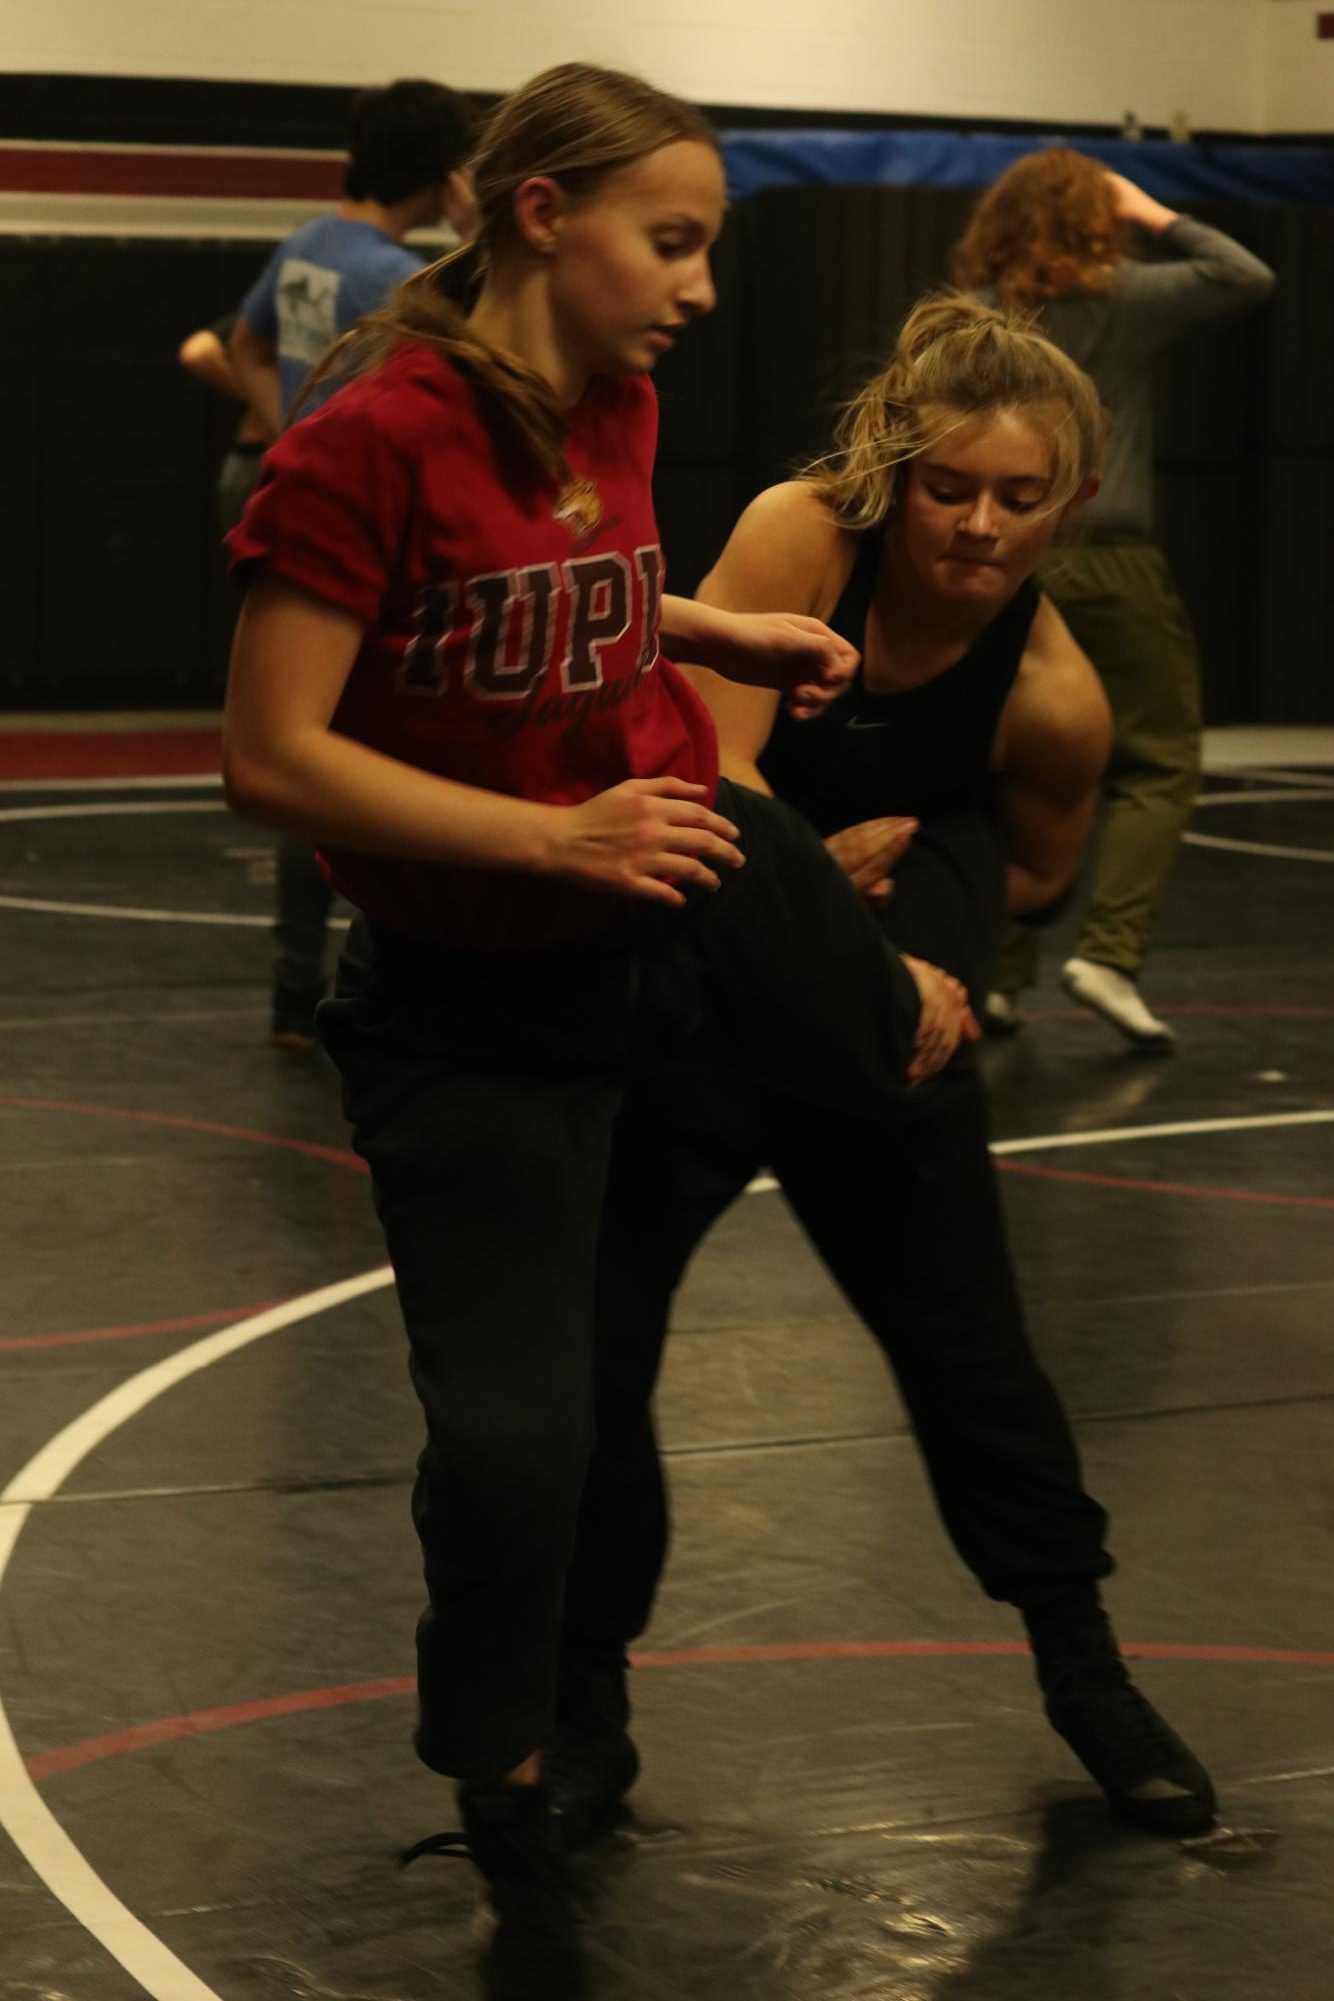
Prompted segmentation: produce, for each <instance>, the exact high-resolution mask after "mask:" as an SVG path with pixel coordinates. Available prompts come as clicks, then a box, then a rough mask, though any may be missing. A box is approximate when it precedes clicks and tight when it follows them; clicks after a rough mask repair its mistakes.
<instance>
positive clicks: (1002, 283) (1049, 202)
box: [954, 146, 1129, 307]
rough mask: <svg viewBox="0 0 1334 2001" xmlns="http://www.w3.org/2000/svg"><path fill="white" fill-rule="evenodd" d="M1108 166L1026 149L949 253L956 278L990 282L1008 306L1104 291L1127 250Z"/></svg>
mask: <svg viewBox="0 0 1334 2001" xmlns="http://www.w3.org/2000/svg"><path fill="white" fill-rule="evenodd" d="M1128 242H1129V229H1128V226H1127V225H1126V224H1125V223H1124V222H1123V221H1122V220H1121V219H1120V217H1119V216H1118V215H1117V212H1116V197H1115V195H1114V193H1113V191H1112V183H1111V181H1110V180H1109V178H1108V176H1107V170H1106V169H1105V168H1104V167H1101V166H1099V164H1098V162H1097V161H1096V160H1091V159H1090V158H1089V156H1088V154H1087V153H1075V152H1072V151H1071V149H1070V148H1069V147H1068V146H1049V147H1045V148H1044V149H1043V150H1042V151H1041V152H1037V153H1027V154H1025V155H1024V156H1023V157H1022V158H1021V159H1018V160H1016V161H1015V163H1014V165H1013V166H1012V167H1009V168H1007V169H1006V171H1005V172H1004V173H1003V174H1002V175H1001V177H1000V179H999V180H998V181H995V182H993V184H992V186H991V187H989V188H988V189H987V191H986V193H985V194H984V195H982V196H981V197H980V199H979V200H978V203H977V206H976V207H975V209H974V210H973V214H972V218H971V220H970V221H969V224H968V227H967V229H966V230H965V232H964V234H963V236H962V237H961V238H960V241H959V244H958V247H957V248H956V250H955V253H954V279H955V283H956V284H959V285H966V286H967V287H969V289H970V290H974V291H975V290H977V289H978V288H979V287H981V286H983V285H988V284H990V285H994V286H995V287H996V289H997V291H998V292H999V293H1000V296H1001V298H1002V299H1003V300H1004V302H1005V304H1006V305H1007V306H1021V307H1022V306H1040V305H1041V304H1042V303H1043V301H1044V300H1046V299H1055V298H1059V297H1060V295H1061V293H1063V292H1105V291H1107V290H1109V289H1110V288H1111V286H1113V285H1114V284H1115V282H1116V266H1117V263H1118V262H1119V260H1120V259H1121V258H1123V257H1124V256H1125V255H1126V252H1127V245H1128Z"/></svg>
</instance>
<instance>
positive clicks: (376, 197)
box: [227, 78, 474, 1050]
mask: <svg viewBox="0 0 1334 2001" xmlns="http://www.w3.org/2000/svg"><path fill="white" fill-rule="evenodd" d="M473 140H474V115H473V109H472V106H471V105H470V104H469V102H468V100H467V99H466V98H465V97H462V96H460V94H459V93H458V92H457V91H454V90H449V89H448V88H447V87H446V86H445V85H444V84H440V83H429V82H425V81H419V80H416V79H412V78H404V79H402V80H400V81H399V82H397V83H391V84H388V85H386V86H385V88H384V89H382V90H366V91H363V92H362V93H361V94H360V96H359V97H358V98H357V99H356V101H355V103H354V104H353V107H352V126H351V132H350V135H349V144H348V157H347V164H346V166H345V167H344V169H343V199H342V201H340V202H339V204H338V206H337V207H336V208H332V209H329V210H328V211H326V213H325V214H323V215H318V216H316V217H315V218H314V219H313V220H312V221H310V222H303V223H302V224H301V225H300V227H299V228H297V229H294V230H293V231H292V233H291V235H290V236H288V237H285V238H284V240H283V241H282V242H281V243H280V244H279V245H278V247H277V249H276V250H275V251H274V253H273V255H272V257H270V259H269V261H268V263H267V264H266V265H265V267H264V269H263V271H262V272H261V273H260V275H259V277H258V278H257V279H256V281H255V283H254V284H253V285H252V286H251V288H250V290H249V291H248V292H247V293H246V296H245V298H244V300H243V301H242V303H241V310H240V314H239V316H238V318H237V322H236V326H235V328H234V330H233V332H232V336H231V340H230V342H229V343H228V350H227V351H228V357H229V359H230V361H231V364H232V369H233V372H234V374H235V376H236V378H237V380H238V381H239V383H240V385H241V388H242V391H243V393H244V395H245V398H246V401H247V403H248V404H249V407H250V410H251V412H252V413H253V415H254V417H255V418H256V419H257V421H258V423H259V424H260V425H261V426H262V427H263V429H264V431H265V433H266V435H267V436H269V437H276V436H277V435H278V433H279V431H281V429H282V428H283V425H284V424H285V423H287V422H289V421H290V420H291V418H292V417H293V415H296V416H297V417H299V416H301V415H302V414H304V412H305V411H307V410H309V409H313V408H314V407H315V406H316V404H317V403H318V402H321V401H323V399H324V397H325V396H327V395H329V394H330V393H331V392H332V390H333V389H334V388H336V387H337V383H336V381H332V382H329V383H326V384H322V385H321V388H320V390H319V391H318V392H317V393H316V394H314V395H312V396H311V397H309V398H307V399H305V400H300V399H301V391H302V388H303V386H304V385H305V382H306V378H307V377H308V375H309V374H310V371H311V370H312V369H313V368H314V366H315V364H316V363H317V362H318V361H319V360H320V358H321V356H322V355H323V354H324V352H325V350H326V348H328V347H329V346H330V345H331V344H332V342H334V341H335V340H337V339H338V338H339V337H340V335H342V334H345V333H346V332H347V331H348V330H349V328H351V327H353V326H355V325H356V323H357V321H358V320H359V319H361V318H362V317H363V315H365V314H366V313H370V312H374V311H375V309H376V308H377V307H378V306H381V305H383V304H384V302H385V300H386V299H387V298H388V297H389V295H390V293H391V292H393V291H394V289H395V287H396V286H398V285H400V284H401V283H402V282H403V280H404V279H405V278H411V277H413V276H414V274H415V273H416V272H418V271H420V269H421V259H420V258H419V257H417V256H416V255H414V253H413V252H412V251H411V250H409V249H407V248H406V246H405V245H404V242H403V238H404V237H405V236H407V235H408V234H409V233H410V232H411V231H412V230H414V229H431V228H434V227H436V225H438V224H439V223H440V222H442V221H444V222H448V223H449V224H450V225H451V226H452V228H453V229H454V230H455V231H456V233H457V234H458V235H459V236H468V235H470V234H471V233H472V227H473V219H474V217H473V198H472V188H471V184H470V181H469V178H468V174H467V160H468V156H469V154H470V153H471V151H472V147H473ZM298 404H299V407H298ZM332 902H333V893H332V891H331V890H330V888H329V885H328V883H327V882H326V881H325V878H324V875H323V872H322V871H321V869H320V866H319V863H318V862H317V861H316V859H315V855H314V852H313V850H312V848H311V846H310V843H309V842H308V841H307V840H306V839H305V837H304V836H302V835H296V834H285V835H283V836H282V838H281V839H280V840H279V843H278V903H277V912H276V919H275V924H274V942H275V954H274V967H273V1011H272V1018H271V1035H272V1040H273V1042H274V1045H275V1046H276V1047H277V1048H280V1049H295V1050H305V1049H311V1048H313V1047H314V1043H315V1009H316V1006H317V1005H318V1003H319V1002H320V1001H321V1000H322V999H323V997H324V993H325V989H326V984H327V982H326V978H325V941H326V934H327V932H328V927H329V911H330V908H331V906H332Z"/></svg>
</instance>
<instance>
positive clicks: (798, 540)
mask: <svg viewBox="0 0 1334 2001" xmlns="http://www.w3.org/2000/svg"><path fill="white" fill-rule="evenodd" d="M855 544H856V537H855V536H854V535H853V534H852V533H851V532H850V531H849V530H848V529H846V528H842V527H840V525H839V523H838V522H837V521H836V520H835V519H834V517H833V515H832V514H831V513H830V511H829V508H828V506H827V504H826V503H825V501H824V500H823V499H822V498H821V496H820V495H819V494H818V493H817V492H816V490H815V488H814V487H813V486H810V485H808V484H807V482H806V481H805V480H799V479H789V480H784V481H783V482H782V483H781V484H780V485H778V486H770V487H766V488H765V490H764V492H763V493H759V494H757V495H756V496H755V498H754V500H752V501H751V503H750V505H749V506H748V507H747V508H746V509H745V511H744V513H743V514H742V515H741V518H740V519H739V521H738V522H737V524H736V526H735V528H734V529H733V530H732V533H731V535H730V536H729V537H728V541H727V546H726V548H725V549H724V550H723V553H722V555H721V556H720V557H719V559H718V562H717V564H716V565H715V566H714V569H713V570H712V572H711V573H710V575H709V577H708V578H706V580H705V584H704V585H703V586H701V595H703V594H704V591H705V589H708V590H709V591H710V593H711V594H712V593H714V592H716V591H718V590H722V591H725V592H727V593H729V594H730V593H731V592H733V591H740V592H742V593H743V594H744V595H745V597H746V598H747V600H748V601H752V600H753V601H754V602H753V603H751V604H750V608H752V609H757V610H771V611H793V612H803V613H807V614H810V615H813V616H816V617H825V616H827V614H828V613H829V611H830V610H832V608H833V606H834V604H835V603H836V602H837V599H838V596H839V593H840V591H841V590H842V588H843V585H844V583H845V582H846V580H847V572H848V567H849V564H850V563H851V561H852V556H853V552H854V548H855ZM711 601H712V602H715V603H716V602H717V601H718V600H717V597H716V595H711Z"/></svg>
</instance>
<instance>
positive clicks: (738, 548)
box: [681, 480, 856, 792]
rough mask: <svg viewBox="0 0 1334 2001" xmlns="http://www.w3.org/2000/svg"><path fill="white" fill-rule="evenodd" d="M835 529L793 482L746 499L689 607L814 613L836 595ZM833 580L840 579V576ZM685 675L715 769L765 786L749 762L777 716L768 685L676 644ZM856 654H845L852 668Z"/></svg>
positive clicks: (774, 695) (807, 491)
mask: <svg viewBox="0 0 1334 2001" xmlns="http://www.w3.org/2000/svg"><path fill="white" fill-rule="evenodd" d="M841 539H842V538H841V531H840V530H839V529H838V528H836V527H835V525H834V523H833V522H832V521H831V520H830V518H829V515H828V513H827V512H826V510H825V508H824V506H823V505H822V503H821V502H820V500H819V499H818V498H817V497H816V495H815V494H814V493H813V492H812V491H811V489H810V488H809V487H805V486H802V485H801V484H800V482H798V481H796V480H791V481H788V482H787V483H786V484H784V485H782V486H773V487H769V488H768V489H767V490H766V491H765V492H764V493H762V494H760V495H759V496H758V498H756V499H755V500H753V501H752V502H751V503H750V506H749V507H748V508H747V509H746V511H745V513H744V514H743V515H742V516H741V519H740V520H739V521H738V522H737V524H736V527H735V528H734V529H733V530H732V533H731V535H730V537H729V538H728V542H727V546H726V548H725V549H724V550H723V553H722V555H721V556H720V557H719V558H718V561H717V562H716V563H715V564H714V566H713V568H712V570H710V572H709V574H708V576H707V577H705V579H704V581H703V583H702V584H701V585H700V587H699V590H698V592H697V593H696V605H695V609H696V611H698V612H701V613H703V614H704V615H706V616H707V611H708V609H713V610H717V611H724V612H739V613H742V614H756V613H764V612H773V611H775V610H782V611H785V612H789V613H792V614H794V615H795V616H797V617H798V618H806V619H814V618H818V617H819V616H820V614H821V612H822V611H827V610H828V609H829V607H830V606H831V605H832V603H833V602H834V599H835V597H836V596H837V591H838V585H837V584H836V585H835V587H834V589H833V591H832V592H831V590H830V589H829V586H828V584H827V582H826V572H827V571H828V570H829V569H830V568H831V566H832V567H836V566H837V562H838V557H839V553H840V542H841ZM840 581H841V579H840ZM681 650H682V657H683V662H686V663H689V664H687V665H686V667H685V671H686V673H687V674H688V675H689V676H690V679H691V680H692V681H693V683H694V684H695V687H696V688H697V689H698V691H699V693H700V694H701V695H702V696H703V698H704V701H705V702H706V703H707V705H708V707H709V711H710V713H711V714H712V716H713V720H714V723H715V725H716V727H717V730H718V748H719V753H720V755H721V759H722V769H723V775H724V777H726V778H731V779H734V780H735V781H736V783H737V784H738V785H746V786H749V787H750V789H751V790H752V791H754V792H768V790H769V787H768V785H767V784H766V783H765V781H764V779H763V777H762V776H761V774H760V771H759V767H758V763H757V760H758V758H759V757H760V755H761V753H762V752H763V750H764V746H765V744H766V743H768V741H769V737H770V734H771V732H772V730H773V726H774V721H775V718H776V717H777V714H778V704H779V699H780V697H779V695H778V692H777V691H776V690H775V689H773V688H765V687H757V686H755V685H753V684H751V685H745V684H743V683H740V682H738V681H736V680H733V679H724V678H723V676H722V675H721V674H719V673H717V672H714V671H712V668H713V662H712V661H711V660H710V658H709V655H708V654H707V652H702V651H701V650H699V649H698V648H695V649H693V650H692V649H691V648H690V646H689V643H688V641H687V642H686V643H685V644H683V646H682V649H681ZM855 665H856V656H855V654H853V656H852V666H853V667H854V668H855Z"/></svg>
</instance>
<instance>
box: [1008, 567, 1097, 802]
mask: <svg viewBox="0 0 1334 2001" xmlns="http://www.w3.org/2000/svg"><path fill="white" fill-rule="evenodd" d="M1110 744H1111V712H1110V710H1109V708H1108V705H1107V697H1106V695H1105V694H1104V692H1103V686H1102V682H1101V680H1100V679H1099V677H1098V673H1097V670H1096V668H1095V667H1094V666H1093V663H1092V661H1091V660H1090V659H1089V658H1088V656H1087V654H1085V653H1084V652H1083V651H1082V650H1081V649H1080V647H1079V646H1078V645H1076V643H1075V640H1074V638H1073V636H1072V634H1071V631H1070V628H1069V626H1068V625H1067V624H1066V622H1065V620H1064V619H1063V618H1062V617H1061V614H1060V613H1059V612H1058V611H1057V609H1056V607H1055V605H1054V604H1053V603H1052V602H1051V599H1050V598H1047V597H1042V598H1039V600H1038V607H1037V610H1036V612H1035V613H1034V615H1033V623H1032V625H1031V626H1030V627H1029V633H1028V640H1027V643H1026V645H1025V647H1024V651H1023V655H1022V658H1021V660H1020V663H1019V672H1018V674H1017V675H1016V676H1015V683H1014V687H1013V688H1012V689H1011V691H1010V695H1009V698H1008V700H1007V701H1006V704H1005V708H1004V711H1003V713H1002V717H1001V728H1000V744H999V751H1000V756H999V760H998V761H999V763H1000V766H1001V769H1002V770H1003V771H1004V772H1005V773H1007V774H1008V775H1009V776H1011V777H1014V778H1018V779H1020V780H1021V781H1023V782H1027V783H1034V784H1036V785H1038V786H1039V787H1040V788H1041V789H1042V790H1044V791H1067V790H1071V789H1073V790H1076V791H1079V790H1083V789H1085V788H1086V787H1087V786H1088V785H1091V784H1092V783H1093V782H1094V781H1095V780H1096V779H1097V777H1098V776H1099V775H1100V773H1101V772H1102V769H1103V767H1104V765H1105V764H1106V762H1107V753H1108V750H1109V748H1110Z"/></svg>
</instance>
